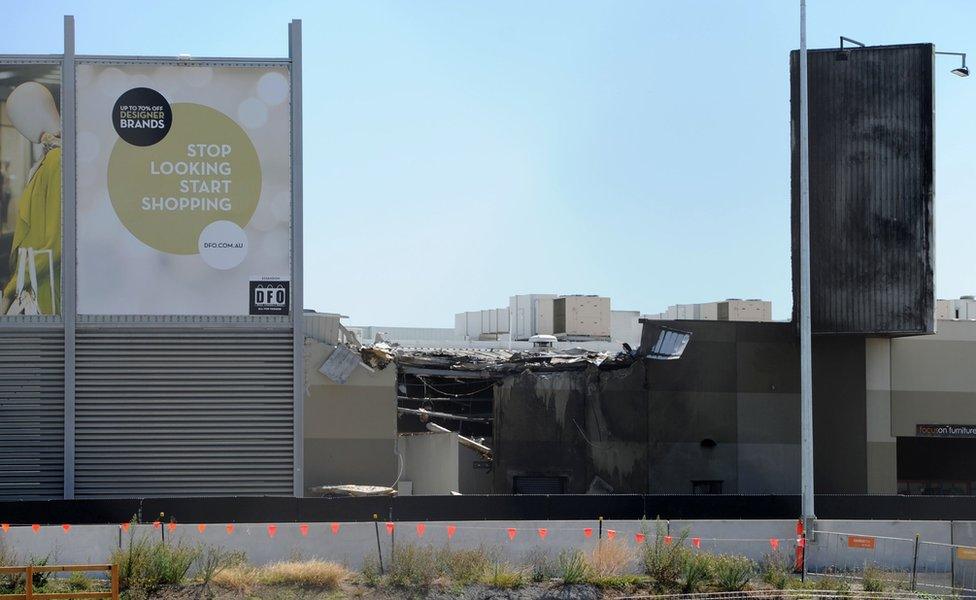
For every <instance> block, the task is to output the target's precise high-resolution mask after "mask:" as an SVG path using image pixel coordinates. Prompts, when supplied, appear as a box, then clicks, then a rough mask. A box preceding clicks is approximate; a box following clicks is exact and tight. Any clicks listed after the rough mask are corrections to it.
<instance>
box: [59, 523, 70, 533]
mask: <svg viewBox="0 0 976 600" xmlns="http://www.w3.org/2000/svg"><path fill="white" fill-rule="evenodd" d="M61 529H64V532H65V533H68V532H69V531H71V525H68V524H67V523H65V524H64V525H62V526H61Z"/></svg>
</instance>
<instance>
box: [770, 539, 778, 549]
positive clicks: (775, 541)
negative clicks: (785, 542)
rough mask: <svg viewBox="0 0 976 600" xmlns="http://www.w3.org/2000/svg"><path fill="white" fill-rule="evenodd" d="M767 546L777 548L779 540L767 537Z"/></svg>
mask: <svg viewBox="0 0 976 600" xmlns="http://www.w3.org/2000/svg"><path fill="white" fill-rule="evenodd" d="M769 547H770V548H772V549H773V550H776V549H778V548H779V540H778V539H776V538H769Z"/></svg>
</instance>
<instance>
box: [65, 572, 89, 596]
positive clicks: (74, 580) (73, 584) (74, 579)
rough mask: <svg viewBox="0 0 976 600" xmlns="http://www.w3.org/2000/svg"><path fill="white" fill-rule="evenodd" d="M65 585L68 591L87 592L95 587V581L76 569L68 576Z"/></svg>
mask: <svg viewBox="0 0 976 600" xmlns="http://www.w3.org/2000/svg"><path fill="white" fill-rule="evenodd" d="M65 586H66V587H67V588H68V591H69V592H89V591H92V590H94V589H95V587H96V586H95V582H94V581H92V580H91V579H89V578H88V577H86V576H85V574H84V573H79V572H77V571H75V572H73V573H72V574H71V575H69V576H68V579H67V581H65Z"/></svg>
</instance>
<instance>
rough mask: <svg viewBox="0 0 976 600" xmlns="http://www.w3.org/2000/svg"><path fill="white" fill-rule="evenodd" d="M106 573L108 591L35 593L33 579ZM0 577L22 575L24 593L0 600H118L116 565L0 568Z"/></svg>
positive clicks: (6, 596)
mask: <svg viewBox="0 0 976 600" xmlns="http://www.w3.org/2000/svg"><path fill="white" fill-rule="evenodd" d="M94 572H105V573H108V582H109V589H108V590H105V591H91V590H78V591H73V592H35V591H34V577H35V576H36V575H40V574H50V573H94ZM0 575H23V577H24V593H22V594H0V600H43V599H45V598H47V599H49V600H73V599H79V600H80V599H82V598H107V599H111V600H119V567H118V566H117V565H114V564H113V565H25V566H13V567H2V566H0Z"/></svg>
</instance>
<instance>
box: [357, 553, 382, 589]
mask: <svg viewBox="0 0 976 600" xmlns="http://www.w3.org/2000/svg"><path fill="white" fill-rule="evenodd" d="M359 575H360V579H361V580H362V582H363V585H367V586H369V587H376V586H378V585H379V584H380V577H381V576H382V573H380V563H379V561H378V560H376V558H374V557H373V556H372V555H370V556H367V557H365V558H363V568H362V570H361V571H360V572H359Z"/></svg>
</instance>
